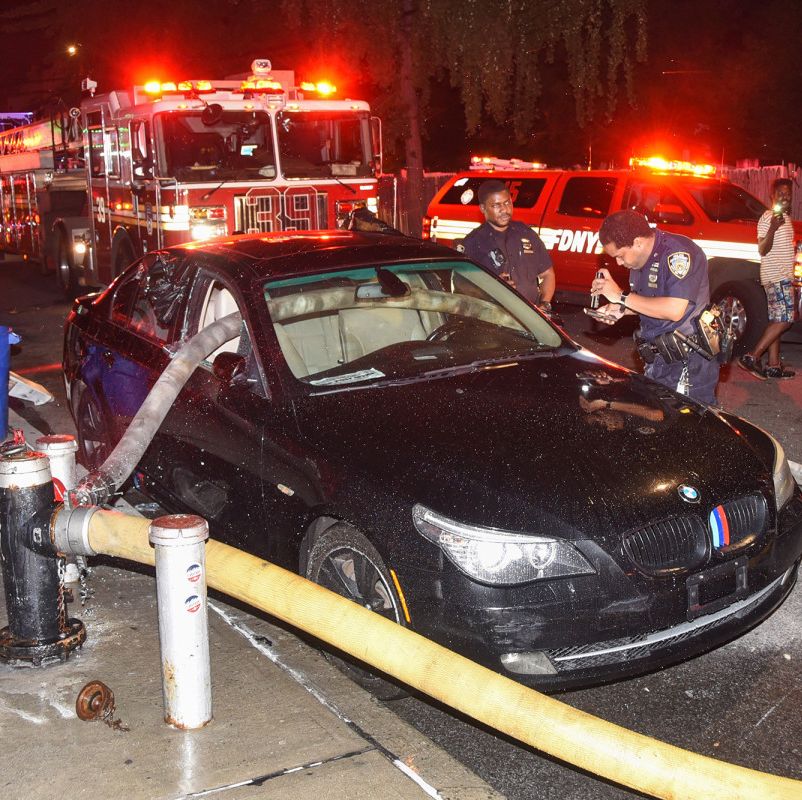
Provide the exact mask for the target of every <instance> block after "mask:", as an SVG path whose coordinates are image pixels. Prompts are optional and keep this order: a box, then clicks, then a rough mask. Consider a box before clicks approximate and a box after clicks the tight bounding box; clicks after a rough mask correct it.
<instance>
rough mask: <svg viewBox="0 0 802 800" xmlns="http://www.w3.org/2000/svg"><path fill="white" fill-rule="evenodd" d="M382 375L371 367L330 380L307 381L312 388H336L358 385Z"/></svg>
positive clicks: (336, 376)
mask: <svg viewBox="0 0 802 800" xmlns="http://www.w3.org/2000/svg"><path fill="white" fill-rule="evenodd" d="M383 377H384V373H383V372H379V370H377V369H374V368H373V367H371V368H370V369H361V370H359V372H349V373H347V374H345V375H333V376H332V377H330V378H318V379H317V380H314V381H309V383H311V384H312V385H313V386H338V385H339V384H341V383H358V382H359V381H369V380H373V379H374V378H383Z"/></svg>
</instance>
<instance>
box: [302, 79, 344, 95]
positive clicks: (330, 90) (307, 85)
mask: <svg viewBox="0 0 802 800" xmlns="http://www.w3.org/2000/svg"><path fill="white" fill-rule="evenodd" d="M298 88H300V90H301V91H302V92H316V93H317V94H320V95H323V96H324V97H328V96H329V95H330V94H334V93H335V92H336V91H337V87H336V86H335V85H334V84H333V83H329V82H328V81H318V82H317V83H312V82H311V81H304V82H303V83H302V84H301V85H300V87H298Z"/></svg>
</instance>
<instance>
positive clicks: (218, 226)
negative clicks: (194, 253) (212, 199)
mask: <svg viewBox="0 0 802 800" xmlns="http://www.w3.org/2000/svg"><path fill="white" fill-rule="evenodd" d="M227 217H228V214H227V213H226V209H225V208H224V207H223V206H206V207H193V208H190V209H189V231H190V235H191V236H192V238H193V239H194V240H195V241H204V240H205V239H214V238H215V237H217V236H225V235H226V234H227V233H228V221H227Z"/></svg>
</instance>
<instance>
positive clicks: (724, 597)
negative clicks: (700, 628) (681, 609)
mask: <svg viewBox="0 0 802 800" xmlns="http://www.w3.org/2000/svg"><path fill="white" fill-rule="evenodd" d="M748 565H749V560H748V559H747V558H746V557H745V556H742V557H741V558H736V559H735V560H734V561H728V562H727V563H725V564H719V565H718V566H717V567H711V568H710V569H707V570H705V571H704V572H699V573H697V574H696V575H691V576H690V578H688V580H687V581H686V582H685V585H686V588H687V591H688V619H689V620H693V619H696V618H697V617H701V616H704V615H705V614H712V613H714V612H716V611H720V610H721V609H722V608H726V607H727V606H728V605H731V604H732V603H734V602H736V601H737V600H740V599H741V598H743V597H746V595H747V594H749V581H748Z"/></svg>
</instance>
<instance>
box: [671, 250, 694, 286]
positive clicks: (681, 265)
mask: <svg viewBox="0 0 802 800" xmlns="http://www.w3.org/2000/svg"><path fill="white" fill-rule="evenodd" d="M668 268H669V269H670V270H671V274H672V275H676V276H677V277H678V278H679V279H680V280H682V279H683V278H684V277H685V276H686V275H687V274H688V273H689V272H690V270H691V254H690V253H672V254H671V255H670V256H669V257H668Z"/></svg>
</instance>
